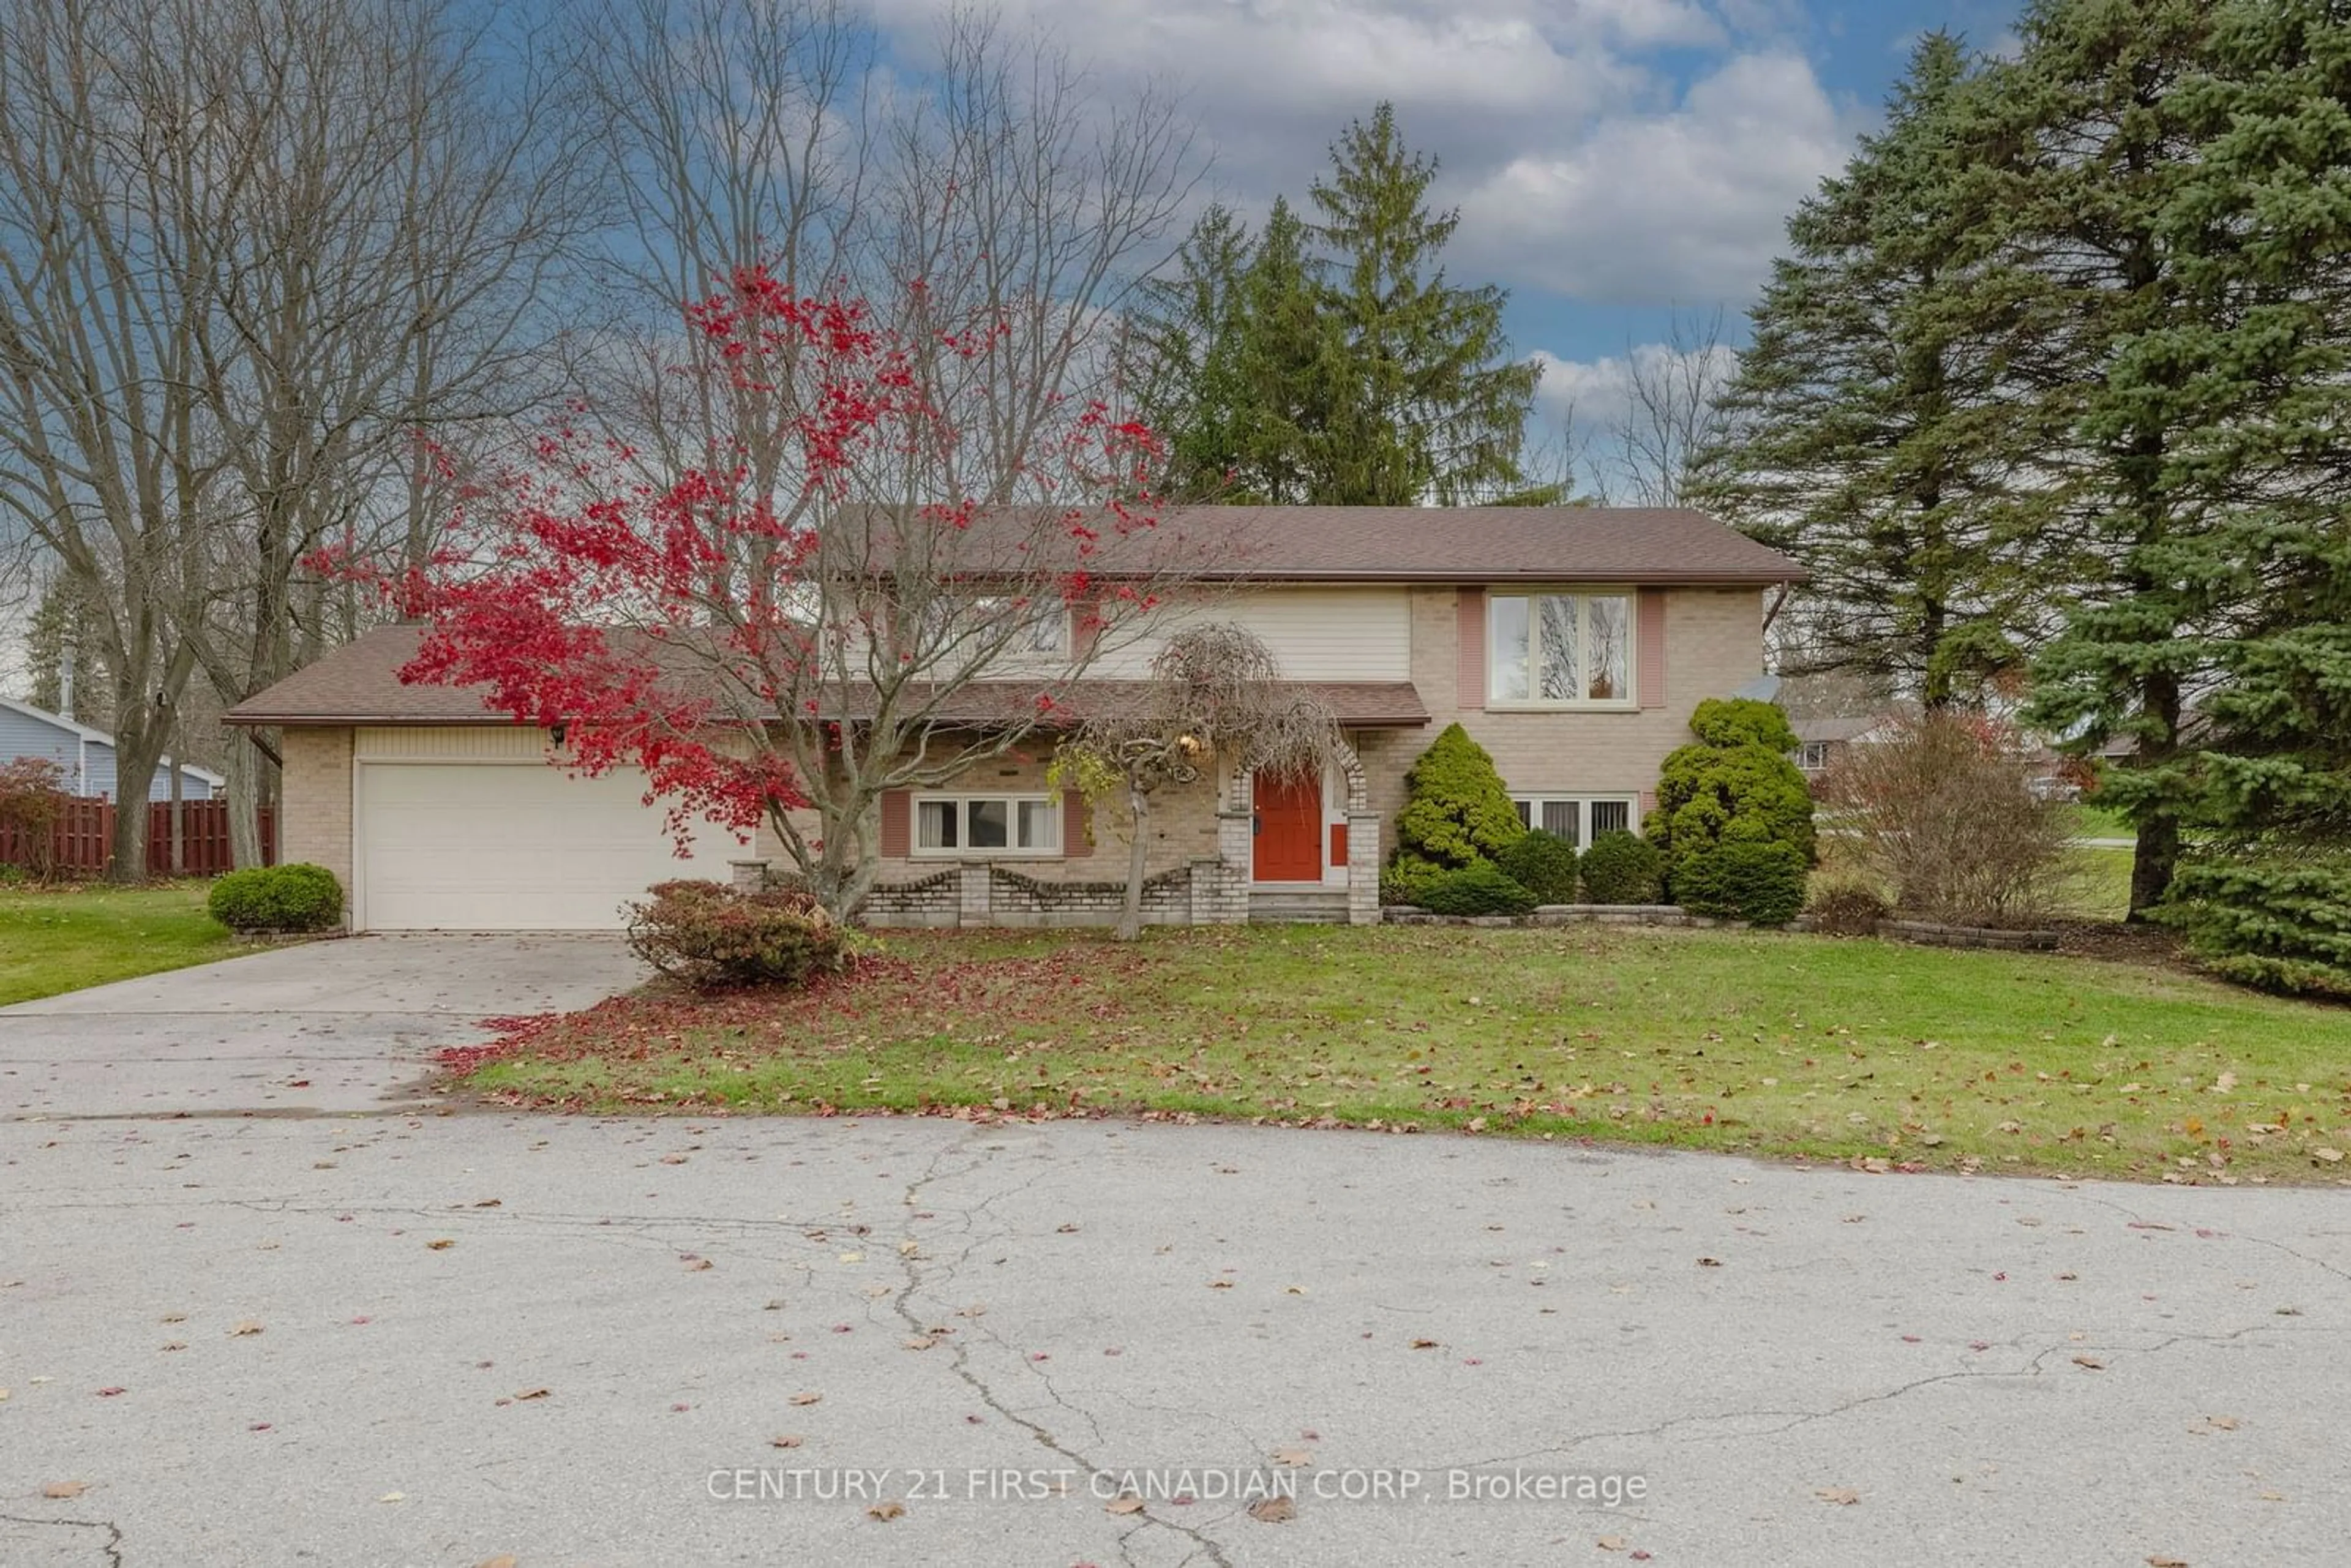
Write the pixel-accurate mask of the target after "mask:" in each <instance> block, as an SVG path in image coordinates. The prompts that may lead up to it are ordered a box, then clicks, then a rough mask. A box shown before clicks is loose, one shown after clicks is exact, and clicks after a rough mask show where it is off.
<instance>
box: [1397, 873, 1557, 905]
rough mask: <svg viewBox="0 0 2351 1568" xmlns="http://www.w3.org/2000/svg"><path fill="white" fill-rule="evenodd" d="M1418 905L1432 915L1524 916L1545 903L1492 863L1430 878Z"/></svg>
mask: <svg viewBox="0 0 2351 1568" xmlns="http://www.w3.org/2000/svg"><path fill="white" fill-rule="evenodd" d="M1415 902H1416V903H1417V904H1419V905H1420V906H1421V907H1422V908H1423V909H1426V910H1427V911H1428V912H1429V913H1430V914H1431V915H1525V914H1528V913H1530V912H1531V911H1532V910H1533V908H1534V907H1535V905H1536V904H1540V903H1541V902H1542V901H1541V899H1539V898H1537V897H1536V896H1535V895H1534V894H1532V893H1531V892H1529V891H1528V889H1527V888H1526V887H1525V886H1524V885H1523V884H1522V883H1519V882H1516V881H1514V880H1512V879H1511V877H1510V875H1509V874H1508V873H1505V872H1504V871H1503V870H1502V868H1501V867H1499V866H1498V865H1496V864H1495V863H1494V862H1492V861H1472V862H1470V863H1469V864H1468V865H1466V866H1463V867H1462V868H1461V869H1460V870H1458V871H1448V872H1443V873H1439V874H1437V876H1434V877H1431V878H1430V879H1429V880H1428V882H1427V883H1426V885H1425V886H1424V887H1423V888H1422V889H1421V890H1420V896H1419V898H1418V899H1416V901H1415Z"/></svg>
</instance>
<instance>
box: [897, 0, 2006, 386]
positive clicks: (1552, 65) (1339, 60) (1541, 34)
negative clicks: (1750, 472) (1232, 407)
mask: <svg viewBox="0 0 2351 1568" xmlns="http://www.w3.org/2000/svg"><path fill="white" fill-rule="evenodd" d="M947 3H949V0H872V4H873V5H875V15H876V16H877V18H878V19H879V21H880V22H881V24H882V26H883V27H884V28H885V29H886V30H892V31H900V32H902V34H910V33H911V32H912V31H913V30H914V29H915V28H917V27H920V26H925V25H926V24H927V23H928V22H930V21H931V20H933V19H935V16H936V15H937V11H938V9H939V7H941V6H942V5H946V4H947ZM1005 8H1006V9H1007V11H1008V14H1009V15H1010V16H1013V17H1016V18H1020V19H1026V20H1033V21H1035V22H1038V23H1040V24H1042V25H1043V26H1046V27H1048V28H1049V29H1050V30H1051V31H1053V32H1054V33H1056V34H1058V35H1059V36H1060V37H1061V38H1062V39H1063V40H1064V41H1066V42H1067V43H1068V45H1069V46H1070V47H1071V50H1072V52H1073V53H1074V54H1075V55H1076V56H1077V57H1079V58H1081V59H1085V60H1089V61H1091V62H1092V68H1093V70H1094V72H1095V73H1096V76H1097V78H1098V79H1099V80H1100V81H1101V82H1102V83H1103V84H1105V85H1106V86H1108V87H1109V88H1110V89H1111V90H1112V92H1113V93H1115V92H1116V91H1117V90H1119V89H1121V87H1122V85H1123V84H1124V83H1129V82H1140V81H1142V80H1144V79H1145V78H1155V79H1159V80H1164V81H1172V82H1173V83H1175V84H1176V85H1178V86H1180V87H1181V88H1182V89H1184V90H1185V91H1186V94H1187V97H1188V99H1189V103H1190V106H1191V108H1192V110H1193V111H1194V114H1195V116H1196V119H1197V120H1198V122H1199V124H1200V126H1201V127H1202V133H1203V135H1204V137H1205V138H1206V139H1207V141H1208V143H1209V145H1210V151H1211V152H1213V155H1214V158H1215V164H1214V172H1213V174H1212V175H1211V185H1212V187H1213V193H1214V194H1216V195H1217V196H1219V197H1222V198H1223V199H1226V200H1228V201H1229V202H1230V203H1231V204H1234V205H1235V206H1237V207H1238V208H1239V209H1240V210H1241V211H1242V212H1243V213H1245V214H1259V213H1261V212H1262V211H1263V210H1264V208H1265V206H1266V205H1267V204H1268V203H1270V200H1271V198H1272V196H1273V194H1274V193H1276V192H1283V193H1289V194H1290V195H1291V196H1292V197H1293V198H1298V197H1302V196H1303V195H1304V194H1305V191H1306V187H1307V185H1308V183H1309V182H1311V180H1312V179H1313V178H1314V176H1315V175H1316V174H1317V173H1318V172H1321V171H1322V169H1323V168H1324V167H1326V166H1327V165H1326V151H1325V150H1326V148H1327V146H1328V144H1329V143H1330V141H1332V138H1333V137H1334V136H1335V135H1336V134H1337V133H1338V132H1339V131H1340V130H1341V129H1342V128H1343V126H1344V125H1345V124H1346V122H1347V121H1348V120H1350V119H1352V118H1355V117H1358V116H1361V115H1364V114H1366V113H1368V112H1369V110H1371V108H1372V106H1373V105H1374V103H1376V102H1378V101H1379V100H1381V99H1391V100H1393V101H1394V102H1395V105H1396V110H1397V115H1398V119H1399V121H1400V123H1401V125H1402V127H1403V129H1404V131H1405V136H1406V138H1407V139H1408V140H1409V141H1412V142H1413V143H1414V144H1415V145H1416V146H1417V147H1419V148H1421V149H1423V150H1425V151H1427V152H1433V153H1435V154H1437V156H1438V158H1439V159H1440V160H1441V161H1442V163H1443V173H1442V175H1441V177H1440V180H1439V183H1438V186H1437V200H1438V201H1439V202H1441V203H1444V204H1452V205H1458V207H1459V208H1460V210H1461V214H1462V226H1461V230H1460V232H1459V234H1458V235H1457V237H1456V239H1455V242H1454V246H1453V248H1452V251H1451V253H1450V254H1449V256H1448V266H1449V267H1450V269H1451V271H1452V272H1453V274H1454V276H1456V277H1459V278H1462V279H1464V280H1470V281H1493V282H1499V283H1500V284H1503V285H1505V286H1506V287H1509V288H1510V293H1511V300H1510V315H1509V327H1510V336H1511V340H1512V342H1513V345H1514V346H1515V348H1516V349H1517V350H1519V351H1520V353H1524V354H1534V355H1540V356H1541V357H1542V358H1543V359H1544V361H1545V363H1546V375H1545V382H1546V386H1545V401H1546V402H1547V403H1548V404H1550V405H1551V407H1552V411H1553V412H1554V413H1556V412H1557V411H1558V409H1559V408H1561V407H1563V406H1564V404H1565V403H1566V402H1567V401H1568V400H1569V399H1571V398H1572V399H1573V400H1574V401H1575V402H1576V404H1577V408H1578V413H1579V416H1580V417H1581V416H1588V414H1589V411H1590V410H1591V409H1593V407H1595V406H1605V405H1606V404H1608V402H1610V400H1611V398H1612V396H1620V395H1621V383H1622V375H1623V365H1624V357H1625V353H1626V350H1627V349H1628V346H1629V347H1633V348H1635V349H1637V348H1638V347H1639V346H1640V345H1644V344H1652V343H1656V342H1657V341H1659V340H1661V339H1662V338H1663V337H1664V335H1665V329H1666V326H1667V323H1668V321H1669V320H1670V319H1671V317H1672V314H1673V312H1674V310H1675V309H1676V308H1677V307H1678V308H1682V309H1683V310H1684V311H1686V312H1687V311H1691V310H1696V311H1699V312H1705V311H1710V310H1711V309H1712V308H1715V307H1716V306H1720V307H1722V308H1724V311H1725V317H1726V319H1725V328H1726V337H1727V338H1728V339H1729V340H1730V341H1731V342H1733V343H1737V342H1739V341H1742V340H1744V337H1745V321H1744V319H1743V311H1744V309H1745V308H1746V306H1747V305H1748V304H1749V303H1750V300H1751V299H1752V298H1753V297H1754V293H1755V290H1756V287H1757V286H1758V284H1759V283H1760V282H1761V279H1762V277H1763V276H1764V275H1765V272H1766V270H1767V268H1768V267H1769V264H1770V260H1771V256H1772V255H1773V254H1774V252H1775V251H1776V249H1777V248H1778V246H1779V243H1780V240H1781V237H1782V221H1783V220H1784V218H1785V216H1786V214H1787V213H1788V211H1789V209H1790V208H1791V207H1792V205H1793V204H1795V203H1796V202H1797V201H1798V200H1800V199H1801V198H1802V196H1803V195H1804V194H1806V193H1808V192H1810V191H1811V190H1812V189H1813V186H1814V185H1815V184H1816V183H1817V182H1818V181H1819V179H1820V177H1821V176H1822V175H1823V174H1824V173H1826V172H1831V171H1832V170H1834V169H1835V168H1837V167H1839V166H1840V165H1841V164H1842V163H1843V162H1844V160H1845V158H1846V157H1847V156H1848V155H1849V153H1850V152H1851V151H1852V149H1853V145H1854V141H1855V137H1857V136H1859V135H1860V134H1862V133H1863V132H1864V131H1867V130H1868V129H1870V128H1871V127H1873V126H1874V125H1875V124H1876V122H1877V120H1878V119H1879V116H1880V112H1881V106H1882V104H1883V103H1884V100H1885V98H1886V92H1887V90H1888V89H1889V88H1890V87H1891V86H1892V85H1893V83H1894V82H1895V80H1896V78H1898V77H1899V75H1900V74H1901V71H1902V68H1903V66H1904V64H1905V60H1906V57H1907V53H1908V50H1909V47H1910V46H1911V44H1912V43H1913V42H1914V41H1915V40H1916V39H1917V37H1919V35H1921V34H1922V33H1924V32H1927V31H1928V30H1930V29H1933V28H1936V27H1945V28H1949V29H1951V30H1954V31H1957V32H1959V33H1961V34H1963V35H1964V36H1966V37H1967V38H1968V39H1969V41H1970V43H1972V44H1974V45H1976V46H1978V47H1984V48H1990V49H2002V48H2004V47H2008V46H2010V45H2011V42H2012V39H2011V37H2010V29H2011V26H2013V24H2014V21H2015V17H2016V14H2017V11H2018V9H2019V0H1006V7H1005Z"/></svg>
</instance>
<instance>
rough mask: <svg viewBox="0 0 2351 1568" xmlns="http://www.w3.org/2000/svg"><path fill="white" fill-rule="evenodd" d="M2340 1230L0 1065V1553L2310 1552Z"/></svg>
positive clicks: (1936, 1186)
mask: <svg viewBox="0 0 2351 1568" xmlns="http://www.w3.org/2000/svg"><path fill="white" fill-rule="evenodd" d="M2346 1281H2351V1209H2346V1200H2345V1198H2344V1197H2343V1195H2342V1194H2341V1193H2340V1192H2339V1191H2321V1190H2306V1191H2284V1190H2277V1189H2267V1190H2254V1189H2250V1188H2237V1189H2232V1190H2181V1189H2177V1188H2168V1187H2123V1186H2095V1185H2087V1184H2074V1183H2056V1182H2048V1181H2026V1180H2013V1179H2011V1180H2001V1179H1995V1178H1990V1177H1986V1178H1976V1179H1967V1178H1958V1177H1941V1176H1864V1175H1860V1174H1858V1173H1854V1172H1850V1171H1846V1170H1843V1169H1830V1170H1804V1169H1796V1168H1791V1167H1784V1166H1778V1167H1775V1166H1758V1165H1752V1164H1748V1163H1744V1162H1740V1161H1737V1160H1729V1159H1722V1158H1716V1157H1708V1156H1698V1155H1673V1156H1666V1155H1639V1154H1630V1153H1596V1152H1593V1151H1590V1150H1584V1149H1578V1148H1572V1147H1567V1146H1563V1145H1541V1144H1524V1143H1505V1142H1501V1141H1498V1140H1490V1139H1469V1138H1457V1137H1436V1136H1426V1135H1424V1136H1416V1137H1407V1136H1382V1135H1378V1134H1332V1133H1299V1132H1288V1131H1277V1130H1270V1129H1252V1128H1243V1127H1214V1126H1193V1127H1179V1126H1166V1125H1151V1126H1133V1125H1126V1124H1115V1123H1065V1124H1048V1125H1041V1126H1039V1125H1021V1124H1013V1125H982V1126H974V1125H969V1124H959V1123H952V1122H942V1121H889V1120H870V1121H863V1122H858V1121H848V1120H838V1121H815V1120H805V1121H758V1122H754V1121H736V1122H730V1121H699V1122H696V1121H687V1120H684V1119H671V1120H661V1121H629V1122H604V1121H589V1120H579V1119H569V1120H567V1119H542V1118H532V1117H524V1116H516V1115H506V1114H455V1115H432V1114H425V1115H408V1114H372V1115H360V1116H336V1115H313V1116H287V1115H278V1116H274V1117H266V1118H254V1119H246V1118H240V1117H237V1116H235V1115H214V1116H206V1117H200V1118H194V1119H189V1120H154V1119H131V1118H123V1117H120V1116H114V1115H98V1116H95V1117H91V1118H89V1119H71V1118H68V1117H64V1116H59V1115H47V1116H46V1117H45V1118H37V1119H27V1118H26V1117H24V1116H22V1115H21V1114H20V1115H19V1116H18V1117H17V1119H14V1120H8V1121H4V1122H0V1388H5V1391H6V1392H5V1398H0V1563H5V1564H7V1565H9V1568H67V1565H69V1564H70V1565H77V1568H78V1565H85V1564H87V1565H91V1568H96V1565H99V1564H117V1565H122V1568H150V1565H153V1568H183V1565H209V1564H225V1565H227V1564H234V1565H238V1568H246V1565H270V1564H280V1563H289V1564H290V1563H305V1564H308V1563H317V1564H332V1565H336V1568H371V1565H383V1568H392V1565H399V1568H410V1565H417V1568H424V1565H433V1568H439V1565H444V1564H452V1565H459V1568H465V1565H471V1564H478V1563H489V1562H502V1561H505V1560H506V1559H507V1558H508V1557H511V1559H512V1560H513V1562H514V1563H517V1564H518V1565H520V1568H540V1565H547V1564H648V1565H653V1564H662V1565H666V1564H677V1563H818V1564H836V1563H852V1564H853V1563H909V1564H914V1563H921V1564H939V1563H947V1564H962V1563H1013V1564H1042V1565H1049V1568H1061V1565H1066V1564H1071V1563H1096V1564H1104V1565H1107V1564H1111V1563H1134V1564H1175V1563H1225V1564H1241V1563H1282V1564H1291V1563H1344V1564H1350V1565H1356V1564H1384V1563H1397V1564H1420V1563H1481V1564H1482V1563H1598V1564H1607V1563H1619V1562H1630V1561H1636V1560H1637V1561H1645V1562H1655V1563H1668V1564H1670V1563H1692V1564H1724V1563H1727V1564H1747V1563H1757V1564H1763V1563H1791V1564H1805V1563H1840V1564H1842V1563H1873V1564H1877V1563H1935V1564H1960V1563H2003V1564H2005V1563H2020V1562H2041V1563H2062V1564H2068V1565H2074V1564H2105V1563H2112V1564H2117V1565H2125V1568H2137V1565H2139V1564H2144V1563H2150V1562H2158V1561H2176V1562H2181V1563H2191V1564H2195V1565H2197V1568H2209V1565H2213V1564H2229V1563H2263V1564H2268V1563H2334V1562H2339V1561H2341V1559H2342V1554H2343V1551H2344V1547H2343V1542H2344V1541H2345V1540H2346V1536H2351V1488H2346V1484H2345V1476H2344V1459H2343V1455H2344V1453H2345V1451H2346V1450H2345V1445H2344V1440H2343V1437H2342V1432H2341V1422H2342V1403H2343V1396H2344V1395H2345V1394H2346V1392H2351V1370H2346V1369H2347V1368H2351V1358H2346V1349H2351V1346H2346V1341H2345V1326H2346V1309H2347V1308H2351V1288H2346ZM780 1439H790V1440H791V1442H790V1446H788V1447H778V1446H774V1444H775V1443H776V1442H777V1441H778V1440H780ZM874 1472H880V1475H879V1477H878V1479H875V1478H874V1474H873V1473H874ZM852 1473H857V1474H856V1479H852ZM1129 1485H1133V1486H1134V1487H1137V1488H1140V1489H1142V1490H1144V1491H1146V1492H1149V1493H1151V1494H1152V1495H1151V1496H1150V1498H1149V1499H1148V1500H1144V1501H1142V1502H1141V1503H1140V1505H1139V1506H1135V1507H1134V1508H1133V1510H1132V1511H1113V1510H1114V1509H1118V1510H1123V1509H1126V1508H1128V1507H1129V1505H1127V1504H1124V1503H1113V1502H1112V1501H1111V1498H1113V1496H1114V1495H1115V1494H1116V1493H1117V1492H1119V1491H1120V1490H1122V1489H1123V1488H1124V1487H1127V1486H1129ZM77 1489H78V1490H77ZM45 1490H49V1491H67V1492H71V1493H72V1494H73V1495H69V1496H45V1495H44V1493H45ZM1467 1490H1479V1491H1482V1492H1484V1493H1486V1494H1487V1495H1484V1496H1482V1497H1479V1498H1464V1497H1461V1496H1459V1495H1458V1494H1460V1493H1461V1492H1463V1491H1467ZM1496 1490H1501V1491H1506V1492H1509V1493H1510V1496H1509V1497H1508V1498H1498V1497H1496V1496H1493V1495H1491V1494H1492V1493H1493V1492H1494V1491H1496ZM763 1492H764V1493H765V1494H766V1495H765V1496H764V1498H763V1497H762V1496H761V1494H762V1493H763ZM1636 1493H1637V1495H1635V1494H1636ZM843 1494H848V1495H845V1496H844V1495H843ZM1176 1494H1181V1495H1176ZM877 1497H878V1499H879V1501H878V1502H877V1500H876V1499H877ZM1275 1499H1279V1500H1280V1503H1281V1504H1282V1505H1284V1506H1280V1507H1277V1506H1270V1501H1271V1500H1275ZM1612 1499H1613V1506H1612V1501H1611V1500H1612ZM1252 1502H1254V1503H1258V1504H1259V1505H1260V1506H1259V1511H1258V1513H1255V1514H1253V1513H1252V1512H1250V1511H1249V1507H1248V1506H1247V1505H1249V1504H1250V1503H1252ZM877 1511H878V1515H886V1516H888V1517H880V1516H877ZM1284 1511H1287V1512H1288V1514H1289V1517H1287V1518H1280V1517H1279V1516H1280V1514H1282V1513H1283V1512H1284ZM1268 1514H1270V1515H1274V1516H1276V1517H1273V1518H1267V1517H1261V1516H1262V1515H1268Z"/></svg>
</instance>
